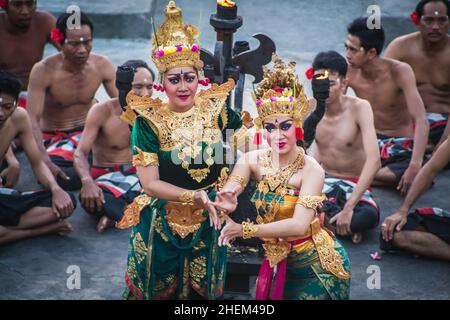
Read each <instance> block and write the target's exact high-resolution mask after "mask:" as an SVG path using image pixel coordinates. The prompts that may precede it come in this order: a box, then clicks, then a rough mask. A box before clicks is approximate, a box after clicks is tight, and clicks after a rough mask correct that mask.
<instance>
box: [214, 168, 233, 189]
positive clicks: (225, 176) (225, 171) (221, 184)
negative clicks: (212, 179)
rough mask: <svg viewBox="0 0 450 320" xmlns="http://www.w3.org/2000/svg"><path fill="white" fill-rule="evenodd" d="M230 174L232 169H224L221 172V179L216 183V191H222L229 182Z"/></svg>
mask: <svg viewBox="0 0 450 320" xmlns="http://www.w3.org/2000/svg"><path fill="white" fill-rule="evenodd" d="M229 172H230V169H228V168H227V167H223V168H222V170H220V175H219V178H218V179H217V182H216V190H217V191H220V190H222V188H223V187H224V186H225V184H226V183H227V180H228V173H229Z"/></svg>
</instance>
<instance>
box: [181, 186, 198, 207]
mask: <svg viewBox="0 0 450 320" xmlns="http://www.w3.org/2000/svg"><path fill="white" fill-rule="evenodd" d="M194 196H195V191H192V190H188V191H185V192H183V193H182V194H181V196H180V202H182V203H183V204H185V205H193V204H194Z"/></svg>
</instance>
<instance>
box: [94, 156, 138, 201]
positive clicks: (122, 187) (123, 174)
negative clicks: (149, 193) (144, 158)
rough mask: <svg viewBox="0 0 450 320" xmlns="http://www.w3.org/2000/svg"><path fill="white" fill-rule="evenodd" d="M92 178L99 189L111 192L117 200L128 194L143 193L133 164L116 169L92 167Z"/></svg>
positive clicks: (116, 167) (115, 167)
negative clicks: (102, 188)
mask: <svg viewBox="0 0 450 320" xmlns="http://www.w3.org/2000/svg"><path fill="white" fill-rule="evenodd" d="M91 176H92V177H93V178H94V179H95V182H96V183H97V185H98V186H99V187H104V188H106V189H107V190H109V191H110V192H111V193H112V194H113V195H114V196H115V197H116V198H119V197H121V196H123V195H125V194H127V193H128V192H132V191H134V192H141V189H142V188H141V185H140V183H139V178H138V176H137V175H136V168H135V167H133V165H131V164H127V165H121V166H114V167H108V168H103V167H92V168H91Z"/></svg>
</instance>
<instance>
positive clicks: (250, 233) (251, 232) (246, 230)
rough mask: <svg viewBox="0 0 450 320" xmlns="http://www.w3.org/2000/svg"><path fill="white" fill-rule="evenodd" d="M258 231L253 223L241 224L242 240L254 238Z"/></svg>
mask: <svg viewBox="0 0 450 320" xmlns="http://www.w3.org/2000/svg"><path fill="white" fill-rule="evenodd" d="M258 229H259V228H258V227H257V226H255V225H254V223H253V222H246V221H244V222H242V238H244V239H250V238H253V237H255V236H256V233H257V232H258Z"/></svg>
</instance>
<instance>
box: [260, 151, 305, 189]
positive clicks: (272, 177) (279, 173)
mask: <svg viewBox="0 0 450 320" xmlns="http://www.w3.org/2000/svg"><path fill="white" fill-rule="evenodd" d="M304 165H305V151H304V150H303V148H298V155H297V157H296V158H295V160H294V161H293V162H292V163H291V164H289V165H288V166H287V167H284V168H281V169H280V168H276V167H275V166H274V164H273V162H272V150H271V149H269V150H267V152H266V153H265V155H263V168H262V175H263V176H264V181H266V182H267V183H268V184H269V188H270V190H271V191H274V190H275V189H277V188H278V187H279V186H280V185H281V184H283V183H287V182H288V181H289V179H290V177H292V175H293V174H294V173H295V172H297V171H298V170H299V169H301V168H303V167H304Z"/></svg>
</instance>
